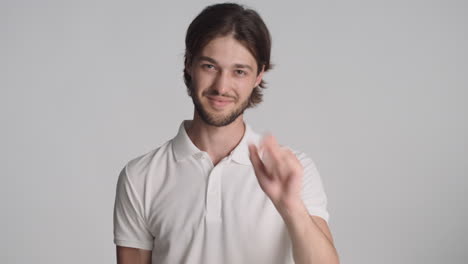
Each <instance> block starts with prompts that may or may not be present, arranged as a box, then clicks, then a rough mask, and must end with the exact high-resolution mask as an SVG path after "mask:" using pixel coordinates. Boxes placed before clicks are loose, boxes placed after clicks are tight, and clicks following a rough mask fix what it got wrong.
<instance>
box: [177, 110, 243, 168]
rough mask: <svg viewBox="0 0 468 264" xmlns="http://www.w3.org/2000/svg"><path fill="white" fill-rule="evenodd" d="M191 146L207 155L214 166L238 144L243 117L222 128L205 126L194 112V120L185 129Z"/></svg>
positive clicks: (241, 133) (241, 134) (241, 132)
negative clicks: (191, 143)
mask: <svg viewBox="0 0 468 264" xmlns="http://www.w3.org/2000/svg"><path fill="white" fill-rule="evenodd" d="M185 129H186V131H187V134H188V136H189V138H190V139H191V140H192V142H193V144H194V145H195V146H197V148H199V149H200V150H202V151H205V152H207V153H208V154H209V156H210V158H211V160H212V162H213V165H216V164H217V163H218V162H219V161H221V160H222V159H223V158H224V157H226V156H228V155H229V154H230V153H231V151H232V150H233V149H234V148H235V147H236V146H237V145H238V144H239V142H240V141H241V139H242V137H243V136H244V132H245V124H244V120H243V115H240V116H239V117H238V118H237V119H236V120H235V121H234V122H232V123H231V124H229V125H226V126H223V127H216V126H211V125H208V124H206V123H205V122H204V121H203V120H202V119H201V118H200V116H198V114H197V113H196V112H195V114H194V118H193V120H192V121H191V122H189V124H188V125H187V127H185Z"/></svg>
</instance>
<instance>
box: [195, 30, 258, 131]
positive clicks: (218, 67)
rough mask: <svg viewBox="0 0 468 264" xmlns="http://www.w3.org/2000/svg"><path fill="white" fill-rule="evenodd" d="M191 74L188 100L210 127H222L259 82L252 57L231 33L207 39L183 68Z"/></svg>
mask: <svg viewBox="0 0 468 264" xmlns="http://www.w3.org/2000/svg"><path fill="white" fill-rule="evenodd" d="M187 72H188V73H189V75H190V76H191V77H192V83H191V87H190V88H191V89H192V101H193V104H194V105H195V110H196V111H197V113H198V115H199V116H200V118H201V119H202V120H203V121H204V122H205V123H207V124H209V125H212V126H217V127H221V126H226V125H229V124H230V123H232V122H233V121H234V120H236V119H237V118H238V117H239V116H240V115H241V114H243V113H244V110H245V109H246V108H247V106H248V104H249V99H250V96H251V94H252V91H253V89H254V88H255V87H256V86H257V85H258V84H259V83H260V81H261V80H262V77H263V71H262V72H261V73H260V74H259V75H258V76H257V63H256V61H255V58H254V57H253V56H252V54H251V53H250V52H249V50H248V49H247V48H245V47H244V46H243V45H242V44H241V43H240V42H238V41H237V40H235V39H234V38H233V37H232V36H230V35H228V36H225V37H218V38H215V39H213V40H211V41H210V42H209V43H208V44H207V45H206V46H205V47H204V48H203V50H202V51H201V52H200V54H199V55H198V56H197V57H195V58H194V59H193V62H192V65H190V67H188V68H187Z"/></svg>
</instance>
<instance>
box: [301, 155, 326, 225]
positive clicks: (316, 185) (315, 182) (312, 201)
mask: <svg viewBox="0 0 468 264" xmlns="http://www.w3.org/2000/svg"><path fill="white" fill-rule="evenodd" d="M296 155H298V158H299V160H300V161H301V163H302V166H303V167H304V175H303V179H302V194H301V195H302V200H303V202H304V204H305V206H306V208H307V210H308V211H309V214H310V215H316V216H320V217H321V218H323V219H324V220H325V221H326V222H327V223H328V220H329V218H330V215H329V213H328V210H327V195H326V194H325V190H324V187H323V183H322V179H321V177H320V174H319V172H318V170H317V166H316V165H315V163H314V161H313V160H312V159H311V158H310V157H309V156H308V155H306V154H305V153H299V154H296Z"/></svg>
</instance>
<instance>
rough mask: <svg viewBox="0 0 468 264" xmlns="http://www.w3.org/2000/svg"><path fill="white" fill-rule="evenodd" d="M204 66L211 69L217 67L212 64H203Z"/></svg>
mask: <svg viewBox="0 0 468 264" xmlns="http://www.w3.org/2000/svg"><path fill="white" fill-rule="evenodd" d="M202 67H203V68H206V69H210V70H211V69H214V68H215V67H214V65H212V64H203V65H202Z"/></svg>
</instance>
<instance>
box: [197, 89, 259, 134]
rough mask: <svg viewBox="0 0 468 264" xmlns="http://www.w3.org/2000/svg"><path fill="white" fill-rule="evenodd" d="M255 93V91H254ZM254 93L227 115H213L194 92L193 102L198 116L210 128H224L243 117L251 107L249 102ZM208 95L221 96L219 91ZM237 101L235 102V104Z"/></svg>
mask: <svg viewBox="0 0 468 264" xmlns="http://www.w3.org/2000/svg"><path fill="white" fill-rule="evenodd" d="M252 93H253V91H252ZM252 93H251V94H250V95H249V97H248V98H247V99H246V100H244V101H243V102H241V103H240V105H239V106H237V107H235V108H234V109H233V110H231V111H230V112H229V113H227V114H212V113H210V112H208V111H207V110H206V108H205V107H204V106H203V105H202V103H201V101H200V98H199V97H198V95H197V94H196V93H195V92H194V90H192V96H191V97H192V101H193V105H194V106H195V111H197V113H198V115H199V116H200V118H201V119H202V120H203V121H204V122H205V123H206V124H208V125H210V126H216V127H222V126H227V125H229V124H231V123H232V122H234V121H235V120H236V119H237V118H238V117H239V116H240V115H242V114H243V113H244V111H245V109H247V107H248V105H249V100H250V97H251V96H252ZM207 95H214V96H221V95H220V94H219V93H218V91H216V90H214V91H213V92H209V93H208V94H207ZM235 102H236V101H235V100H234V102H233V103H235Z"/></svg>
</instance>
